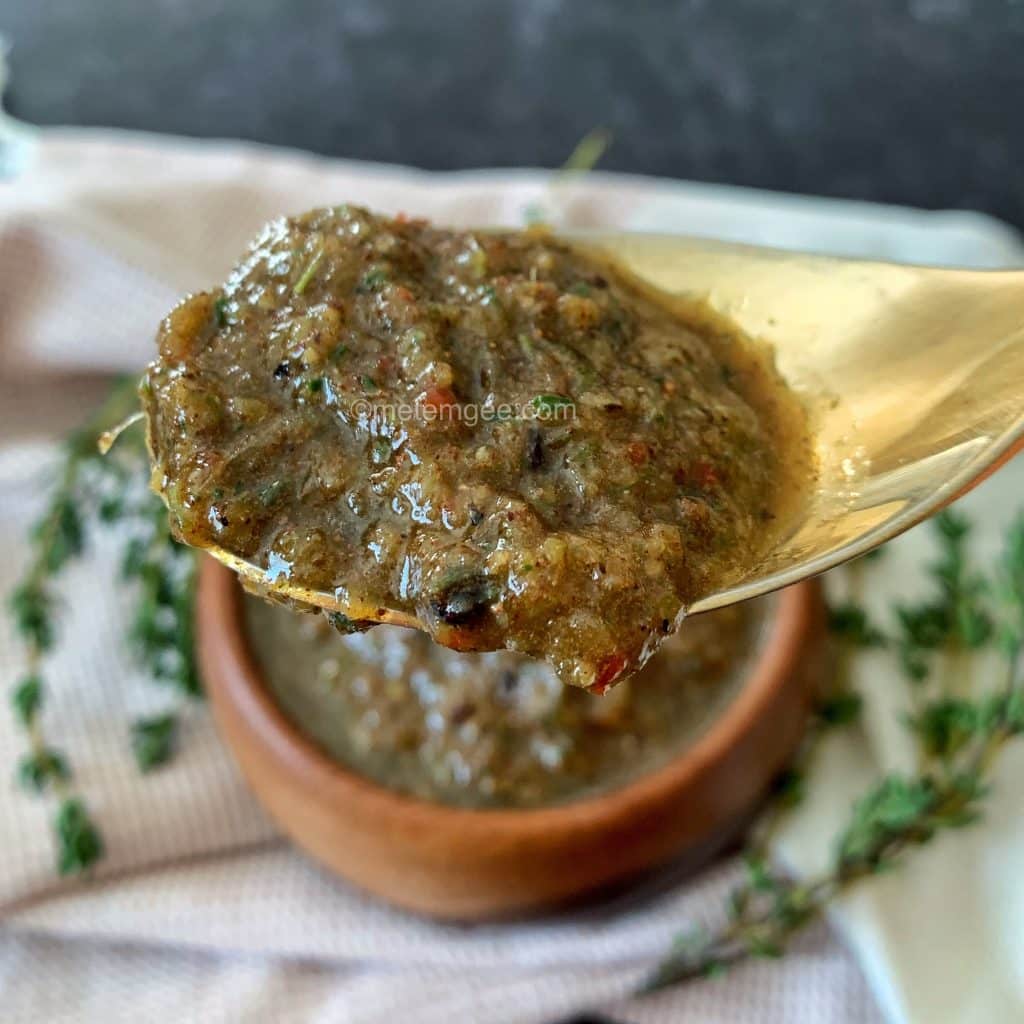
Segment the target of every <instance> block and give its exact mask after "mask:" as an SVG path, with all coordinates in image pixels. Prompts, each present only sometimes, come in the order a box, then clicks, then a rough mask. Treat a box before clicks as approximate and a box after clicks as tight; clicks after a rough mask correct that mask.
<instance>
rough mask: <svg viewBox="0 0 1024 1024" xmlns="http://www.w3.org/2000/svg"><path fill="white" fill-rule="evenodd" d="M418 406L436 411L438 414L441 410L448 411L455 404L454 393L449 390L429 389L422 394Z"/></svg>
mask: <svg viewBox="0 0 1024 1024" xmlns="http://www.w3.org/2000/svg"><path fill="white" fill-rule="evenodd" d="M420 404H421V405H423V406H425V407H426V408H428V409H436V410H437V411H438V412H440V411H441V410H442V409H450V408H451V407H452V406H453V405H455V404H456V401H455V392H454V391H452V389H451V388H439V387H429V388H427V390H426V391H425V392H424V393H423V398H422V399H421V402H420Z"/></svg>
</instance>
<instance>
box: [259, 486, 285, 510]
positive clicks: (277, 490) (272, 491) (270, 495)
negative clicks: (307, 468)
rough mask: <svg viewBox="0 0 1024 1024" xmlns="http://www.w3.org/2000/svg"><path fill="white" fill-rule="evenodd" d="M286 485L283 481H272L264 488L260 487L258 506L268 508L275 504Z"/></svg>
mask: <svg viewBox="0 0 1024 1024" xmlns="http://www.w3.org/2000/svg"><path fill="white" fill-rule="evenodd" d="M287 486H288V485H287V484H286V483H285V481H284V480H272V481H271V482H270V483H269V484H267V485H266V486H265V487H262V488H261V489H260V492H259V499H260V504H261V505H262V506H263V507H264V508H269V507H270V506H271V505H274V504H276V502H277V501H278V499H280V497H281V496H282V495H283V494H284V492H285V490H286V489H287Z"/></svg>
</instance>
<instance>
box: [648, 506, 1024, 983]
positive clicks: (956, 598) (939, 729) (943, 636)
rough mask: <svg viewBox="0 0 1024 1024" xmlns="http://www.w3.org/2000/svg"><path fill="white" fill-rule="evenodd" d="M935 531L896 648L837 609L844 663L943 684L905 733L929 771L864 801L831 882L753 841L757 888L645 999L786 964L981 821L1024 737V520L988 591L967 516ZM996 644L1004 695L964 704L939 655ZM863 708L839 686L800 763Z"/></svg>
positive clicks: (672, 962)
mask: <svg viewBox="0 0 1024 1024" xmlns="http://www.w3.org/2000/svg"><path fill="white" fill-rule="evenodd" d="M934 527H935V530H936V534H937V537H938V540H939V544H940V550H941V556H940V558H939V560H938V561H937V562H936V563H935V564H933V565H932V566H930V567H929V574H930V577H931V579H932V581H933V585H934V591H935V592H934V594H933V595H932V596H931V597H930V598H928V599H927V600H926V601H923V602H920V603H919V604H916V605H901V606H898V607H897V609H896V618H897V622H898V626H899V629H898V632H897V635H896V636H895V637H887V636H886V635H885V634H884V633H883V632H882V630H881V629H880V628H879V627H878V626H876V625H875V624H874V623H872V622H871V621H870V619H869V617H868V615H867V613H866V612H865V610H864V609H863V608H862V607H861V606H860V605H859V604H858V603H857V602H856V601H850V602H848V603H846V604H844V605H842V606H840V607H838V608H834V609H833V610H832V615H831V624H832V626H833V629H834V630H835V631H836V634H837V637H838V639H839V641H840V643H841V644H842V645H843V647H844V648H845V653H846V654H848V653H849V652H850V651H851V650H852V649H856V648H867V647H883V646H887V647H891V648H892V649H893V650H894V651H895V652H896V656H897V657H898V658H899V660H900V663H901V664H902V665H903V667H904V670H905V671H906V673H907V676H908V678H909V679H910V680H911V682H912V684H913V686H914V687H915V688H921V687H924V686H926V685H931V684H935V687H934V688H935V690H936V692H935V694H934V695H933V696H930V697H929V698H928V699H926V700H924V701H922V702H920V703H919V705H918V708H917V710H916V711H915V713H914V714H913V715H911V716H910V717H909V718H908V719H907V722H906V725H907V727H908V728H909V729H910V731H911V733H912V734H913V735H914V737H915V739H916V741H917V743H918V745H919V747H920V749H921V752H922V755H923V756H922V758H921V764H922V768H921V770H920V772H919V773H918V774H891V775H887V776H885V777H884V778H882V779H880V780H879V781H878V782H877V783H875V785H874V786H872V787H871V789H869V790H868V791H867V792H866V793H864V795H863V796H862V797H861V798H860V799H859V800H858V801H857V802H856V803H855V804H854V806H853V808H852V812H851V819H850V822H849V824H848V825H847V826H846V828H845V829H844V830H843V832H842V834H841V835H839V836H838V837H837V839H836V843H835V848H834V852H833V855H832V861H831V864H830V866H829V868H828V870H827V871H826V872H825V873H823V874H822V875H821V876H820V877H817V878H811V879H809V880H805V881H801V880H799V879H796V878H793V877H791V876H789V875H787V874H785V873H784V872H782V871H780V870H778V869H776V868H774V867H773V866H772V865H771V863H770V861H769V858H768V856H767V846H766V839H765V831H764V829H763V828H762V829H759V830H755V832H754V835H753V838H752V839H751V840H750V841H749V842H748V844H747V847H746V849H745V852H744V862H745V865H746V877H745V880H744V881H743V882H742V883H740V884H739V885H738V886H737V887H736V888H735V889H734V890H733V892H732V893H731V896H730V902H729V907H728V912H727V918H726V922H725V923H724V924H723V925H722V926H720V927H719V928H718V929H717V930H716V931H713V932H709V931H700V930H698V931H693V932H690V933H687V934H685V935H684V936H682V937H681V938H680V940H679V941H678V943H677V944H676V946H675V947H674V949H673V950H672V951H671V952H670V954H669V955H668V956H667V957H666V959H665V960H664V961H663V962H662V963H661V964H660V965H659V967H658V968H657V969H656V970H655V972H654V973H653V974H652V976H651V977H650V978H649V979H648V980H647V982H646V984H645V985H644V988H643V991H653V990H656V989H659V988H663V987H665V986H667V985H671V984H675V983H677V982H680V981H684V980H686V979H689V978H693V977H699V976H713V975H717V974H720V973H722V972H723V971H724V970H725V969H726V967H727V966H728V965H729V964H730V963H732V962H734V961H736V960H739V959H742V958H744V957H748V956H768V957H775V956H780V955H782V953H783V951H784V950H785V948H786V946H787V944H788V943H789V941H790V940H791V939H792V938H793V936H794V935H795V934H796V933H797V932H799V931H800V930H801V929H802V928H803V927H805V926H806V925H807V924H808V923H809V922H810V921H812V920H814V919H815V918H817V917H818V916H820V915H821V914H822V913H823V912H824V910H825V908H826V907H827V906H828V905H829V903H831V902H832V901H833V900H834V899H835V898H836V897H837V896H840V895H841V894H843V893H844V892H846V891H847V890H849V889H850V888H851V887H852V886H854V885H856V884H857V883H858V882H860V881H861V880H862V879H864V878H867V877H870V876H872V875H875V874H878V873H879V872H882V871H885V870H888V869H891V868H894V867H897V866H899V865H900V864H902V863H903V861H904V860H905V859H906V857H907V855H908V854H909V853H910V852H911V851H913V850H914V849H916V848H918V847H921V846H923V845H924V844H926V843H929V842H931V841H932V840H933V839H934V838H935V836H936V835H938V834H940V833H943V832H948V831H951V830H955V829H960V828H964V827H966V826H968V825H971V824H973V823H974V822H976V821H977V820H978V819H979V818H980V817H981V815H982V812H983V809H984V799H985V796H986V795H987V793H988V791H989V786H990V783H991V771H992V767H993V764H994V762H995V759H996V757H997V755H998V753H999V752H1000V750H1001V749H1002V748H1003V747H1004V746H1005V745H1006V744H1007V742H1009V741H1010V740H1011V739H1012V738H1014V737H1016V736H1019V735H1021V734H1022V733H1024V680H1022V678H1021V675H1022V674H1021V671H1020V661H1021V655H1022V651H1024V514H1022V515H1021V516H1019V517H1018V518H1017V520H1016V521H1015V522H1014V523H1013V524H1012V526H1011V527H1010V529H1009V530H1008V532H1007V536H1006V543H1005V551H1004V555H1003V558H1002V559H1001V560H1000V563H999V567H998V569H997V571H996V572H995V573H994V576H993V578H992V579H991V580H986V579H984V578H983V577H981V576H980V575H979V574H977V573H975V572H973V571H972V570H971V569H970V567H969V561H968V557H967V540H968V537H969V532H970V531H969V524H968V522H967V520H966V519H965V518H964V517H963V516H962V515H961V514H960V513H958V512H956V511H952V510H949V511H946V512H943V513H941V514H940V515H939V516H937V517H936V518H935V520H934ZM853 570H854V571H856V568H855V567H853ZM992 642H995V643H996V645H997V647H998V650H999V652H1000V654H1001V656H1002V662H1003V678H1002V680H1001V681H1000V682H999V685H998V687H997V688H995V689H994V690H993V689H991V688H990V689H988V690H987V691H984V692H979V691H983V687H981V686H977V685H975V686H973V689H974V695H973V696H963V695H951V694H950V693H948V692H947V691H946V690H945V689H944V688H942V687H941V686H940V685H939V684H940V682H941V680H939V679H937V678H936V677H938V676H939V675H940V674H939V673H938V672H937V666H936V660H937V657H938V655H939V654H943V655H945V656H946V657H947V658H952V659H953V660H954V662H956V659H958V658H959V656H960V655H962V653H963V652H965V651H971V650H976V649H978V648H980V647H983V646H985V645H986V644H990V643H992ZM957 664H958V665H959V662H957ZM961 667H962V666H961ZM962 682H963V680H960V683H961V684H962ZM969 682H971V683H973V682H974V681H973V680H969ZM858 707H859V702H858V699H857V696H856V694H854V693H853V692H852V691H851V690H850V689H849V688H848V687H847V686H845V685H844V684H842V683H841V685H840V689H839V692H838V694H837V695H835V696H833V697H832V698H830V700H829V702H828V703H827V704H826V705H825V706H824V708H823V709H822V710H820V711H819V713H818V715H817V716H816V721H815V725H814V726H813V727H812V729H811V733H810V738H809V739H808V741H807V742H806V743H805V748H804V752H803V753H802V755H801V758H800V760H804V761H806V759H807V758H809V757H810V756H812V754H813V751H814V749H815V748H816V746H817V742H818V740H819V739H820V737H821V735H822V733H823V732H824V730H825V729H826V728H827V727H829V726H830V725H833V724H837V722H838V721H844V720H847V721H848V720H850V718H851V717H854V716H855V715H856V711H857V709H858ZM825 708H827V709H828V710H825ZM792 774H793V773H792V772H791V773H790V776H791V775H792ZM797 776H798V777H799V772H798V773H797ZM799 792H800V791H799V787H797V788H795V789H794V787H793V786H792V784H791V783H788V784H787V787H786V789H785V791H784V793H783V800H782V802H781V804H780V803H779V801H778V800H776V802H775V804H774V806H773V808H771V809H770V810H769V812H768V819H769V821H770V822H772V823H774V822H775V821H777V819H778V817H779V815H780V813H781V811H780V808H784V807H787V806H791V805H792V803H793V802H794V793H795V794H796V799H798V798H799Z"/></svg>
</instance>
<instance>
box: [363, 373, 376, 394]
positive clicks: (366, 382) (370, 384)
mask: <svg viewBox="0 0 1024 1024" xmlns="http://www.w3.org/2000/svg"><path fill="white" fill-rule="evenodd" d="M359 386H360V387H361V388H362V389H363V391H367V392H371V391H379V390H380V388H379V387H378V386H377V382H376V381H375V380H374V379H373V378H372V377H369V376H367V375H366V374H365V373H364V374H363V375H362V376H361V377H360V378H359Z"/></svg>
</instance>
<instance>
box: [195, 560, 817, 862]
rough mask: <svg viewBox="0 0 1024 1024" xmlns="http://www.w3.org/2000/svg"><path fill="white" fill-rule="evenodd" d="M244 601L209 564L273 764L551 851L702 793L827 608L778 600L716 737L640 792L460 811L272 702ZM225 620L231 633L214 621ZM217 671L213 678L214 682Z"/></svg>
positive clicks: (208, 596)
mask: <svg viewBox="0 0 1024 1024" xmlns="http://www.w3.org/2000/svg"><path fill="white" fill-rule="evenodd" d="M243 597H244V591H243V589H242V586H241V584H240V583H239V582H238V579H237V577H236V576H235V574H234V573H233V572H231V570H230V569H228V568H226V567H224V566H223V565H221V564H220V563H219V562H217V561H216V560H215V559H213V558H211V557H209V556H204V557H203V558H202V560H201V565H200V568H199V605H198V610H199V611H200V627H201V628H202V629H203V632H204V633H205V634H206V636H205V637H204V639H205V641H206V642H207V643H208V644H209V647H210V655H211V656H212V657H213V658H215V659H216V660H217V661H218V663H219V683H220V685H221V686H222V687H223V688H224V689H226V690H227V691H229V696H230V698H231V699H232V701H233V702H234V704H235V705H236V707H237V710H238V712H239V713H240V714H241V715H242V716H244V718H245V719H246V721H247V724H248V726H249V728H250V729H251V731H253V732H254V733H256V735H257V737H258V739H259V740H260V742H261V743H262V744H263V745H265V746H266V747H267V748H268V749H269V750H270V752H271V754H272V755H273V757H274V758H275V759H276V760H277V762H278V763H280V764H281V765H282V766H284V767H285V768H287V769H288V770H290V771H291V772H292V773H294V774H295V775H301V776H305V777H306V780H307V781H308V782H309V784H310V785H311V786H312V787H314V791H315V792H316V793H318V794H319V795H320V796H325V795H327V794H331V795H332V798H333V797H339V798H344V799H345V800H346V801H347V802H349V803H351V802H357V803H358V804H360V805H362V807H363V809H365V810H368V811H371V812H372V813H374V814H377V815H380V816H381V817H382V818H383V817H387V818H389V819H400V820H402V822H403V823H404V824H406V825H408V826H409V827H416V826H421V825H424V824H432V825H433V826H435V827H438V826H440V827H447V828H451V829H461V830H462V831H463V833H465V834H466V838H467V839H472V833H473V832H476V833H477V834H478V835H479V836H480V837H481V838H482V837H484V836H486V837H488V838H489V839H517V840H527V841H528V840H530V839H535V840H538V841H542V842H544V843H550V842H551V840H552V838H553V836H554V834H555V833H562V834H564V833H566V832H571V831H573V830H575V829H578V828H587V827H592V826H593V825H594V824H595V823H598V822H601V823H612V822H616V821H620V820H624V819H625V818H627V817H629V818H632V817H633V816H634V815H635V814H636V813H637V810H638V808H650V809H654V808H659V807H663V806H664V804H665V801H666V798H668V797H670V796H672V795H679V794H681V793H682V792H683V791H685V790H687V789H690V788H692V787H695V786H698V785H699V784H700V780H701V779H702V777H703V776H704V775H705V773H706V772H707V771H709V770H710V769H712V768H713V767H715V766H716V764H718V763H721V762H724V761H725V760H726V759H727V758H728V756H729V754H730V752H731V750H732V748H733V746H734V743H735V741H736V740H737V739H738V738H740V737H742V736H743V735H745V734H747V733H749V732H750V731H751V729H752V728H753V727H754V726H755V724H756V719H757V718H758V716H759V715H760V714H761V713H762V712H763V711H764V710H765V709H766V708H767V707H768V706H769V705H770V704H771V702H772V699H773V697H774V695H775V694H776V691H777V690H778V689H779V687H780V686H782V685H783V683H784V681H785V679H786V678H787V677H788V676H789V675H790V674H791V673H793V672H794V671H795V670H796V669H797V667H798V664H799V660H800V657H801V654H802V651H803V648H804V643H805V640H806V638H807V635H808V632H809V631H810V630H811V629H812V628H813V624H814V621H815V618H816V609H817V607H818V605H819V604H820V592H819V585H818V583H817V582H815V581H805V582H803V583H799V584H796V585H794V586H791V587H788V588H786V589H785V590H782V591H780V592H779V593H778V594H777V595H776V607H775V609H774V611H773V612H772V613H771V616H770V622H769V623H768V628H767V630H766V632H765V634H764V636H763V638H762V640H761V651H760V653H759V654H758V655H757V657H756V658H755V659H754V661H753V663H752V664H751V666H750V668H749V669H748V673H747V677H746V679H745V681H744V682H743V683H742V685H741V686H740V688H739V692H738V693H737V694H736V695H735V697H734V698H733V699H732V700H731V701H729V702H728V703H727V704H726V706H725V707H724V708H723V709H722V710H721V711H720V712H719V713H718V715H717V716H715V718H714V719H713V720H712V722H711V723H710V724H709V726H708V728H707V729H706V730H705V731H704V732H703V733H702V734H701V735H700V736H699V737H698V738H697V739H696V740H694V741H693V743H691V744H690V745H688V746H687V747H685V748H684V749H683V750H682V751H680V753H679V754H678V755H677V756H675V757H672V758H671V759H670V760H669V761H667V762H666V763H665V764H663V765H662V766H661V767H660V768H657V769H655V770H654V771H651V772H646V773H643V774H641V775H640V776H639V777H637V778H636V779H634V780H632V781H631V782H627V783H625V784H623V785H621V786H616V787H615V788H613V789H611V790H608V791H607V792H604V793H597V794H593V795H590V796H583V797H580V798H578V799H573V800H567V801H565V802H564V803H559V804H551V805H547V806H540V807H523V808H508V807H497V808H492V807H481V808H473V807H456V806H452V805H449V804H443V803H440V802H437V801H431V800H427V799H424V798H422V797H417V796H412V795H409V794H405V793H401V792H398V791H397V790H392V789H389V788H388V787H386V786H383V785H381V784H380V783H378V782H375V781H373V780H372V779H369V778H367V777H366V776H363V775H361V774H359V773H358V772H357V771H356V770H354V769H352V768H349V767H347V766H346V765H344V764H342V763H340V762H339V761H336V760H334V759H333V758H332V757H330V755H328V754H327V753H326V752H324V751H323V750H321V748H320V747H319V746H318V745H317V744H316V743H315V741H313V740H312V739H310V738H309V737H307V736H306V735H305V734H304V733H303V732H302V731H301V730H300V729H299V728H298V727H297V726H296V725H294V724H293V723H292V722H291V721H290V720H289V719H288V718H287V716H286V715H285V714H284V712H283V711H282V710H281V709H280V708H279V707H278V706H277V704H276V703H275V702H274V700H273V698H272V697H271V696H270V692H269V687H268V686H267V684H266V682H265V679H264V676H263V673H262V670H261V668H260V666H259V664H258V662H257V661H256V657H255V654H254V653H253V651H252V649H251V647H250V645H249V644H248V642H247V639H246V634H245V626H244V619H243V611H242V608H243ZM211 610H213V611H215V612H216V611H217V610H219V611H220V613H221V617H222V619H223V621H221V622H220V623H219V625H220V627H221V628H214V629H210V628H209V627H210V626H216V625H218V623H214V622H211V621H209V620H210V619H211V618H213V617H215V616H211V615H210V614H209V613H210V611H211ZM208 671H209V670H208V669H207V672H208Z"/></svg>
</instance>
